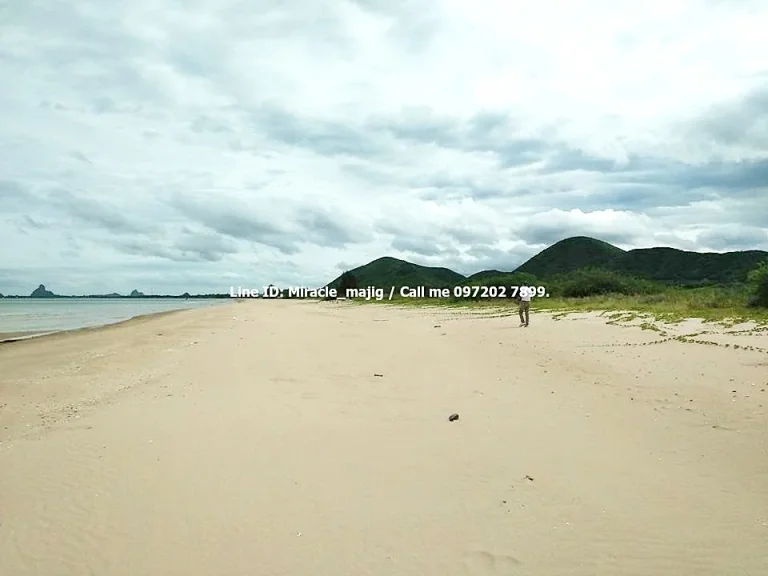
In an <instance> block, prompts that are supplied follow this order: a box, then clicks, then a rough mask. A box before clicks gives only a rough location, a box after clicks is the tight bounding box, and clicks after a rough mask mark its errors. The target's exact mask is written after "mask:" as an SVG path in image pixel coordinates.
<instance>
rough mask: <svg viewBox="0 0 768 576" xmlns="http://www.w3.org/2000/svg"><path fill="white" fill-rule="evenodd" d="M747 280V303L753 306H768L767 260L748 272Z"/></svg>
mask: <svg viewBox="0 0 768 576" xmlns="http://www.w3.org/2000/svg"><path fill="white" fill-rule="evenodd" d="M747 282H748V284H747V285H748V286H749V305H750V306H752V307H753V308H768V260H766V261H765V262H763V263H762V264H760V266H758V267H757V268H755V269H754V270H752V271H751V272H750V273H749V275H748V277H747Z"/></svg>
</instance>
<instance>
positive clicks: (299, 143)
mask: <svg viewBox="0 0 768 576" xmlns="http://www.w3.org/2000/svg"><path fill="white" fill-rule="evenodd" d="M251 117H252V120H253V126H254V129H255V130H256V131H257V132H260V133H262V134H264V135H265V136H267V137H268V138H270V139H272V140H274V141H276V142H282V143H283V144H287V145H289V146H295V147H298V148H307V149H309V150H312V151H313V152H315V153H316V154H320V155H323V156H358V157H362V158H366V157H371V156H374V155H377V154H381V153H383V152H386V151H387V148H386V147H385V146H383V145H382V144H381V143H380V142H378V141H377V139H376V137H375V136H376V135H375V134H372V133H366V132H365V131H364V130H362V129H358V128H355V127H354V126H351V125H344V124H340V123H336V122H327V121H322V120H312V119H309V118H301V117H299V116H298V115H296V114H293V113H291V112H287V111H285V110H282V109H280V108H279V107H276V106H263V107H262V108H260V109H257V110H253V111H252V112H251Z"/></svg>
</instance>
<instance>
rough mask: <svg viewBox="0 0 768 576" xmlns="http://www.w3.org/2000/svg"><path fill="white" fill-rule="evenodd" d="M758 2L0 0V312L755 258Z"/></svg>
mask: <svg viewBox="0 0 768 576" xmlns="http://www.w3.org/2000/svg"><path fill="white" fill-rule="evenodd" d="M765 30H768V3H766V2H764V1H761V0H756V1H748V0H723V1H718V0H646V1H645V2H624V1H617V0H542V1H541V2H530V1H526V2H521V1H517V0H472V1H471V2H470V1H467V0H290V1H276V0H216V1H215V2H213V1H210V0H206V1H203V0H130V1H128V0H111V1H109V2H107V1H105V0H66V1H64V0H2V2H0V86H1V87H2V88H1V89H0V110H2V113H1V116H0V117H1V118H2V120H0V293H4V294H28V293H29V292H30V291H31V290H32V289H34V288H35V287H36V286H37V285H38V284H40V283H43V284H45V285H46V287H47V288H48V289H50V290H53V291H54V292H56V293H59V294H84V293H85V294H89V293H105V292H113V291H117V292H123V293H127V292H130V291H131V290H132V289H134V288H136V289H139V290H141V291H144V292H147V293H150V292H151V293H181V292H184V291H189V292H201V293H208V292H228V290H229V286H231V285H235V286H243V287H249V288H250V287H259V286H263V285H266V284H278V285H303V286H317V285H322V284H325V283H326V282H328V281H330V280H331V279H333V278H334V277H336V276H337V275H338V274H339V273H340V272H342V271H343V270H345V269H348V268H354V267H356V266H359V265H362V264H365V263H367V262H369V261H371V260H373V259H375V258H378V257H381V256H394V257H397V258H402V259H405V260H409V261H411V262H416V263H419V264H424V265H430V266H445V267H449V268H451V269H454V270H456V271H458V272H461V273H464V274H469V273H473V272H476V271H479V270H483V269H498V270H513V269H514V268H515V267H517V266H518V265H520V264H521V263H522V262H524V261H525V260H526V259H527V258H529V257H531V256H532V255H534V254H536V253H537V252H539V251H541V250H542V249H543V248H545V247H546V246H548V245H551V244H552V243H554V242H556V241H558V240H561V239H563V238H566V237H569V236H576V235H586V236H592V237H596V238H600V239H602V240H605V241H608V242H611V243H613V244H615V245H617V246H620V247H621V248H625V249H632V248H644V247H651V246H672V247H675V248H680V249H685V250H697V251H730V250H744V249H768V34H765Z"/></svg>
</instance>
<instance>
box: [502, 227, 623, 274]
mask: <svg viewBox="0 0 768 576" xmlns="http://www.w3.org/2000/svg"><path fill="white" fill-rule="evenodd" d="M625 254H626V252H624V250H622V249H621V248H617V247H616V246H614V245H612V244H608V243H607V242H603V241H602V240H595V239H594V238H587V237H585V236H575V237H573V238H566V239H565V240H561V241H560V242H558V243H556V244H553V245H552V246H550V247H549V248H547V249H545V250H543V251H542V252H539V253H538V254H536V256H534V257H533V258H531V259H530V260H528V261H527V262H526V263H525V264H523V265H522V266H520V267H519V268H518V269H517V270H515V272H527V273H528V274H533V275H534V276H536V277H538V278H551V277H553V276H558V275H562V274H567V273H569V272H574V271H576V270H581V269H583V268H611V267H613V265H614V263H615V262H616V261H617V260H618V259H620V258H621V257H623V256H624V255H625Z"/></svg>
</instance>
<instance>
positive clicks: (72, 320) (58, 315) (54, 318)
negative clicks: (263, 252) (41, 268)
mask: <svg viewBox="0 0 768 576" xmlns="http://www.w3.org/2000/svg"><path fill="white" fill-rule="evenodd" d="M228 303H230V300H229V299H219V300H215V299H214V300H202V299H200V300H198V299H190V300H182V299H170V298H169V299H162V298H136V299H129V298H115V299H112V298H62V299H58V298H56V299H54V298H51V299H42V298H41V299H36V298H35V299H33V298H0V334H9V333H14V332H56V331H59V330H73V329H75V328H87V327H92V326H102V325H104V324H114V323H115V322H120V321H122V320H128V319H129V318H133V317H134V316H141V315H143V314H153V313H155V312H166V311H169V310H184V309H188V308H202V307H204V306H213V305H216V304H228Z"/></svg>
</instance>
